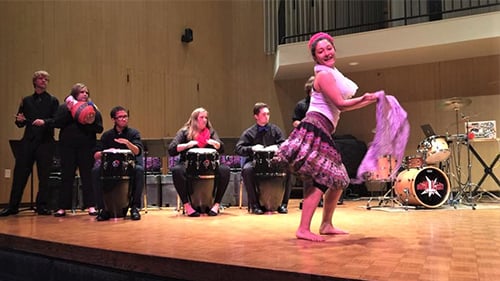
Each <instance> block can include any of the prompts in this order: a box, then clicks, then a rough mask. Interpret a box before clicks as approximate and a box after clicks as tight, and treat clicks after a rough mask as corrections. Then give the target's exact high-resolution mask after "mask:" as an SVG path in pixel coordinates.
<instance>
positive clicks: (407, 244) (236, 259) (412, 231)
mask: <svg viewBox="0 0 500 281" xmlns="http://www.w3.org/2000/svg"><path fill="white" fill-rule="evenodd" d="M299 202H300V200H298V199H294V200H291V204H290V209H289V214H286V215H280V214H272V215H268V214H266V215H261V216H257V215H251V214H248V213H247V211H246V209H239V208H238V207H230V208H226V209H225V210H224V212H223V213H221V214H220V215H219V216H217V217H208V216H204V217H199V218H189V217H186V216H183V215H181V214H179V213H177V212H175V211H174V210H173V209H172V208H163V209H162V210H158V209H151V208H150V209H149V211H148V213H145V212H144V211H142V212H141V213H142V220H140V221H131V220H129V219H126V220H124V219H118V220H112V221H107V222H96V221H95V220H94V218H93V217H90V216H88V215H87V213H86V212H78V213H76V214H71V215H67V216H66V217H63V218H55V217H52V216H49V217H47V216H36V215H34V214H33V213H31V212H23V213H21V214H19V215H17V216H10V217H6V218H0V249H1V250H3V251H7V252H8V251H13V252H16V253H19V252H20V253H30V254H34V255H36V256H41V257H47V258H49V259H51V260H59V261H60V260H63V261H71V262H75V263H79V264H88V265H93V266H95V265H97V266H100V267H102V268H108V269H112V270H118V271H125V272H138V273H141V274H142V273H144V274H147V275H149V276H151V277H155V278H158V279H154V280H255V281H257V280H405V281H408V280H454V281H459V280H464V281H465V280H500V204H499V203H497V202H491V203H490V202H484V203H483V202H482V201H479V202H478V205H477V208H476V210H473V209H472V208H471V207H470V206H466V205H458V207H457V208H456V209H455V208H453V207H450V206H448V205H443V206H442V207H440V208H433V209H409V210H404V209H402V208H398V207H394V208H393V207H385V208H380V209H371V210H367V209H366V208H364V206H366V203H367V201H366V200H346V201H344V204H343V205H340V206H339V207H338V209H337V212H336V214H335V217H334V218H335V225H336V226H337V227H340V228H342V229H344V230H347V231H349V232H350V234H348V235H338V236H330V237H328V238H327V241H326V242H322V243H315V242H309V241H304V240H298V239H296V238H295V235H294V233H295V230H296V227H297V225H298V223H299V218H300V209H299ZM377 202H378V201H377V200H376V201H374V202H372V206H373V205H377ZM321 211H322V208H318V209H317V212H316V215H315V217H314V220H313V230H314V231H317V229H318V227H319V221H320V217H321ZM4 262H5V260H4ZM2 266H6V265H5V263H4V264H3V265H2ZM34 280H36V279H34ZM134 280H135V279H134ZM141 280H145V279H141ZM147 280H150V279H147Z"/></svg>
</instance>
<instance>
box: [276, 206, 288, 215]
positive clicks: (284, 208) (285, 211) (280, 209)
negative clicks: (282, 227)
mask: <svg viewBox="0 0 500 281" xmlns="http://www.w3.org/2000/svg"><path fill="white" fill-rule="evenodd" d="M278 213H280V214H288V208H287V205H286V204H282V205H281V206H279V207H278Z"/></svg>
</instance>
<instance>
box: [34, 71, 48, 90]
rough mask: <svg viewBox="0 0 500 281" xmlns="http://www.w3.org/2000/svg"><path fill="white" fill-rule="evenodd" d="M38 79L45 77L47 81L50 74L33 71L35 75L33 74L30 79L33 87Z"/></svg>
mask: <svg viewBox="0 0 500 281" xmlns="http://www.w3.org/2000/svg"><path fill="white" fill-rule="evenodd" d="M38 77H45V78H47V79H49V77H50V74H49V73H48V72H47V71H45V70H38V71H35V73H33V78H32V81H33V87H35V80H36V79H38Z"/></svg>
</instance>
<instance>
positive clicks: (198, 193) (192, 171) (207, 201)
mask: <svg viewBox="0 0 500 281" xmlns="http://www.w3.org/2000/svg"><path fill="white" fill-rule="evenodd" d="M186 159H187V161H186V163H187V167H186V173H187V176H188V179H189V181H188V182H189V185H188V186H189V189H188V192H189V200H190V202H191V206H192V207H193V208H194V209H195V210H197V211H198V212H200V213H208V211H209V210H210V208H211V207H212V205H213V203H214V188H215V173H216V171H217V168H218V167H219V153H218V152H217V150H215V149H212V148H191V149H190V150H188V151H187V152H186Z"/></svg>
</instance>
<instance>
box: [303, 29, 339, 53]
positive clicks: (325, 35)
mask: <svg viewBox="0 0 500 281" xmlns="http://www.w3.org/2000/svg"><path fill="white" fill-rule="evenodd" d="M319 39H328V40H330V41H332V42H333V37H332V36H330V34H328V33H325V32H318V33H316V34H314V35H313V36H311V39H309V43H308V44H307V46H308V47H309V50H310V49H311V48H312V45H313V44H314V42H316V41H318V40H319Z"/></svg>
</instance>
